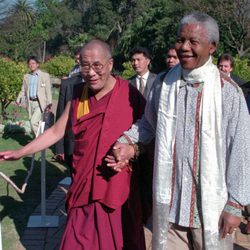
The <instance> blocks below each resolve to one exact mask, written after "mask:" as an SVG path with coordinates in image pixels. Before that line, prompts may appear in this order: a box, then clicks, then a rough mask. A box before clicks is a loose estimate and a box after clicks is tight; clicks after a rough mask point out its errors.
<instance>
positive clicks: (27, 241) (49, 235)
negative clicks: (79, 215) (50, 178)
mask: <svg viewBox="0 0 250 250" xmlns="http://www.w3.org/2000/svg"><path fill="white" fill-rule="evenodd" d="M67 188H68V186H67V185H62V184H60V185H58V186H57V188H56V189H55V190H54V191H53V193H52V194H51V195H50V197H49V198H48V199H47V201H46V214H47V215H48V216H49V215H56V216H59V227H57V228H27V229H26V230H25V232H24V234H23V235H22V237H21V239H20V244H19V246H18V250H24V249H26V250H58V249H59V245H60V239H61V237H62V233H63V230H64V226H65V223H66V218H67V215H66V213H65V208H64V198H65V194H66V192H67ZM40 210H41V209H40V206H38V207H37V208H36V210H35V211H34V213H33V215H40ZM244 229H245V223H244V222H242V223H241V225H240V227H239V228H238V229H237V231H236V234H235V244H234V250H245V249H250V235H246V234H244V233H242V232H244ZM145 234H146V243H147V250H150V249H151V247H150V232H149V231H147V230H146V231H145Z"/></svg>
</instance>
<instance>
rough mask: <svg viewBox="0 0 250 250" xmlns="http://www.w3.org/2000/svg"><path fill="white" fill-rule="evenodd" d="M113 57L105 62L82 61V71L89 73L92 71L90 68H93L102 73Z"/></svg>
mask: <svg viewBox="0 0 250 250" xmlns="http://www.w3.org/2000/svg"><path fill="white" fill-rule="evenodd" d="M110 59H111V58H109V59H108V60H107V61H106V62H105V63H104V64H102V63H100V62H94V63H92V64H89V63H84V62H83V63H81V67H82V72H83V73H88V72H89V71H90V68H92V69H93V70H94V71H95V72H96V73H101V72H102V70H103V68H104V67H105V66H106V65H107V63H108V62H109V60H110Z"/></svg>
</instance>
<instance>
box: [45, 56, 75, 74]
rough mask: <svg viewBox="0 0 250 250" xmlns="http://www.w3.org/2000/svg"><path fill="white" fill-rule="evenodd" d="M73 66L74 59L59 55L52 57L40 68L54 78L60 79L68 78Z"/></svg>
mask: <svg viewBox="0 0 250 250" xmlns="http://www.w3.org/2000/svg"><path fill="white" fill-rule="evenodd" d="M74 65H75V61H74V59H72V58H71V57H68V56H62V55H60V56H55V57H53V58H52V59H51V60H49V61H48V62H46V63H45V64H43V65H41V68H42V69H43V70H45V71H46V72H48V73H49V74H51V75H53V76H55V77H59V78H62V77H64V76H68V74H69V72H70V70H71V69H72V68H73V66H74Z"/></svg>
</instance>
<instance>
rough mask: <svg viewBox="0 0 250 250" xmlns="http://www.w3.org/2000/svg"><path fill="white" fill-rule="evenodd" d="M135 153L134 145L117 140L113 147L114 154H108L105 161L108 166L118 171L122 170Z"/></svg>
mask: <svg viewBox="0 0 250 250" xmlns="http://www.w3.org/2000/svg"><path fill="white" fill-rule="evenodd" d="M134 154H135V152H134V147H133V146H131V145H129V144H125V143H120V142H117V143H116V144H115V145H114V147H113V150H112V155H107V156H106V158H105V161H106V162H107V166H108V167H111V168H112V169H113V170H115V171H117V172H121V171H122V169H123V168H124V167H126V166H127V165H128V163H129V160H130V159H131V158H133V156H134Z"/></svg>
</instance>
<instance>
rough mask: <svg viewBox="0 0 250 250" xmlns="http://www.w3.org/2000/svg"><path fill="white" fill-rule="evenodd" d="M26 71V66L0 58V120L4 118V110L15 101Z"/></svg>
mask: <svg viewBox="0 0 250 250" xmlns="http://www.w3.org/2000/svg"><path fill="white" fill-rule="evenodd" d="M26 71H27V68H26V64H24V63H15V62H14V61H12V60H10V59H7V58H3V57H0V72H1V74H0V103H1V112H0V120H3V119H4V118H5V114H6V112H5V111H6V108H7V107H8V105H9V104H10V103H11V102H12V101H14V100H16V98H17V95H18V93H19V92H20V90H21V86H22V78H23V75H24V73H25V72H26Z"/></svg>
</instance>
